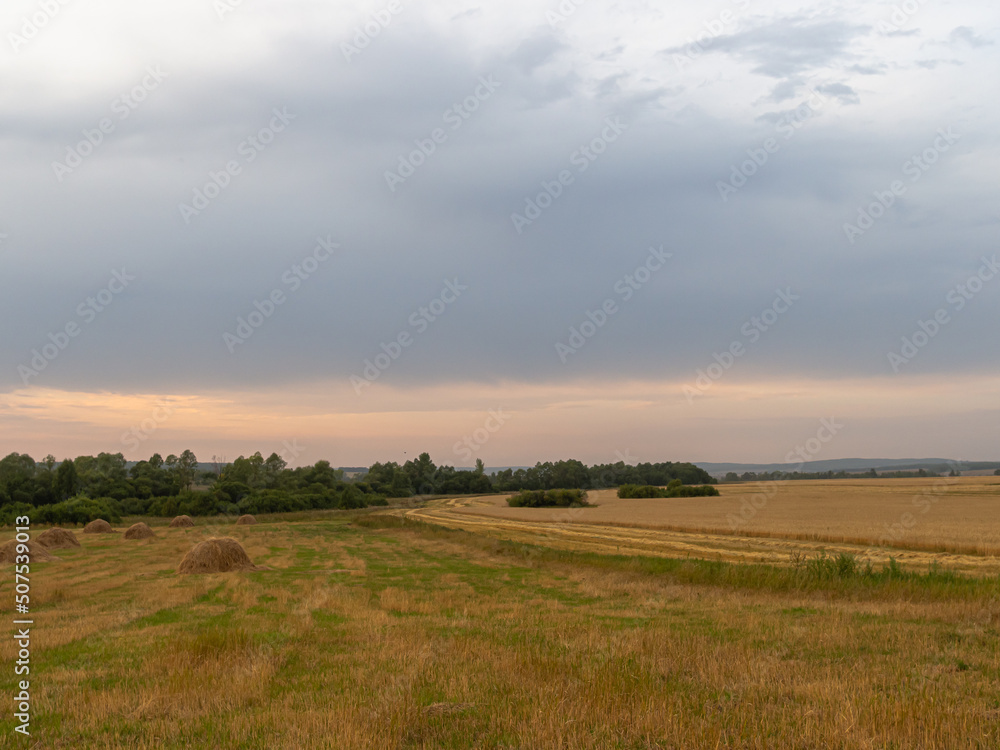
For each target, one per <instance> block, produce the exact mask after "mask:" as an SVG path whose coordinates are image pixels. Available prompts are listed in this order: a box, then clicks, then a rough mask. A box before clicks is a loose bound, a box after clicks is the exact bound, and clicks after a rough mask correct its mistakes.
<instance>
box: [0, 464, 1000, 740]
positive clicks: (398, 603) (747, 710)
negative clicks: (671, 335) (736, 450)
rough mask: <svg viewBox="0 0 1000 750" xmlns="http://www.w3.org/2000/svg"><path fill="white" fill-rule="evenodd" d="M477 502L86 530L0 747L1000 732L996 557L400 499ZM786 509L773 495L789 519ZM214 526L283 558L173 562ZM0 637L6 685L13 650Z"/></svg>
mask: <svg viewBox="0 0 1000 750" xmlns="http://www.w3.org/2000/svg"><path fill="white" fill-rule="evenodd" d="M977 481H978V480H977ZM963 484H965V482H964V481H963ZM836 486H839V484H838V485H836ZM872 486H873V488H875V489H874V490H873V491H875V490H878V491H879V492H881V488H882V486H883V485H882V484H880V483H872ZM975 486H978V485H975ZM984 486H991V485H990V484H986V483H984ZM857 487H858V488H860V489H859V490H858V492H859V493H861V492H862V490H863V485H857ZM726 489H727V490H728V489H729V488H726ZM745 489H746V488H744V490H743V491H745ZM995 489H996V488H995V487H992V488H991V490H990V491H995ZM959 497H968V498H970V499H969V500H967V501H965V502H969V503H970V506H971V507H973V508H978V507H979V506H978V505H977V503H978V500H979V498H978V497H977V496H976V495H974V494H970V495H967V496H966V495H962V496H959V495H957V494H956V495H954V496H952V495H949V498H952V499H955V502H956V503H958V502H962V501H959V500H957V499H956V498H959ZM695 500H701V501H705V500H711V501H720V500H724V501H728V503H729V504H730V506H731V505H732V503H733V501H734V496H733V495H732V494H731V493H730V492H727V494H726V495H724V496H723V497H722V498H695ZM482 502H484V501H480V500H475V499H465V500H457V501H448V502H445V501H433V502H432V503H431V504H430V506H429V507H428V508H427V509H415V510H414V509H411V510H403V509H399V510H396V511H390V514H388V515H387V514H371V513H362V512H347V513H344V512H317V513H310V514H298V515H294V516H286V517H272V518H261V519H260V520H261V521H262V523H260V524H258V525H256V526H248V527H237V526H234V525H231V524H226V525H215V526H212V525H203V524H205V522H204V521H200V522H199V525H198V526H196V527H195V528H192V529H167V528H166V527H165V526H164V525H163V522H162V521H156V520H153V519H145V520H147V522H149V523H150V524H151V525H152V526H153V527H154V530H155V531H156V533H157V537H156V538H155V539H151V540H148V541H128V540H125V539H123V538H122V535H121V534H116V535H113V536H89V535H87V536H84V535H82V534H79V535H78V537H79V539H80V541H81V543H82V544H83V547H82V548H80V549H73V550H59V551H58V552H57V554H58V555H59V557H60V558H61V559H60V560H59V561H56V562H50V563H38V564H35V565H34V566H33V574H32V601H33V607H34V610H33V614H34V619H35V626H34V628H33V632H32V637H33V640H32V660H33V661H32V675H31V680H32V699H33V702H34V711H35V712H36V713H35V716H34V719H33V737H32V740H31V741H23V740H22V739H21V738H20V737H17V736H16V735H14V734H13V732H12V730H13V725H14V722H13V720H12V718H11V715H10V712H9V710H7V711H5V712H4V713H3V714H2V715H0V747H40V748H137V749H138V748H149V749H152V748H179V747H187V748H220V747H221V748H236V747H240V748H380V749H381V748H474V747H475V748H479V747H482V748H567V749H569V748H623V749H626V748H628V749H631V748H635V749H636V750H638V749H639V748H747V749H750V748H753V749H758V748H759V749H760V750H763V749H764V748H768V749H770V748H803V749H804V748H900V749H902V748H917V747H919V748H996V747H998V746H1000V688H998V685H1000V638H998V636H1000V577H998V576H996V575H995V574H992V573H991V574H989V575H987V574H986V572H985V571H986V569H987V566H985V565H984V566H983V567H982V570H980V572H979V573H980V574H979V575H975V576H973V575H955V574H951V573H948V572H946V571H941V570H940V569H934V570H931V571H930V572H927V571H921V570H918V566H916V565H913V566H911V570H910V571H909V572H908V571H907V570H905V569H904V568H899V567H891V568H888V569H883V568H882V567H881V566H877V567H876V568H875V569H873V570H872V571H868V572H866V571H865V570H864V569H863V568H862V567H861V565H860V563H859V564H858V566H857V567H854V564H853V562H851V559H850V558H846V557H843V558H840V560H839V562H838V560H836V559H834V558H823V559H820V558H817V557H815V556H807V557H805V558H803V559H795V560H793V559H788V560H784V561H783V562H782V563H781V564H778V565H770V564H761V563H753V564H747V563H732V562H726V561H716V560H709V561H703V560H698V559H695V558H696V556H695V555H692V557H691V559H676V558H683V555H673V556H670V555H664V554H663V551H662V550H660V549H653V548H651V549H646V550H645V551H644V554H643V555H641V556H637V555H634V554H632V551H631V550H629V554H621V555H615V554H603V553H608V552H612V550H610V549H601V550H599V551H600V552H601V553H602V554H598V553H597V552H596V551H593V550H590V549H588V547H587V544H582V545H577V546H574V545H572V544H561V543H562V542H565V539H562V538H561V537H559V536H558V534H559V532H560V530H561V529H562V528H563V527H565V526H574V525H575V526H578V527H579V528H581V529H582V530H583V531H586V530H587V529H588V528H592V529H597V530H600V529H603V528H610V527H604V526H600V525H588V524H580V523H576V520H578V519H570V520H571V521H573V523H552V522H551V521H550V522H549V523H548V528H547V529H542V530H540V531H526V530H521V531H517V532H505V531H504V530H503V529H500V528H493V529H477V531H485V532H487V533H471V532H469V531H466V530H462V529H449V528H443V527H441V526H438V525H431V524H428V523H423V522H420V521H419V520H417V519H411V518H406V517H401V516H400V515H391V513H396V514H405V513H413V514H422V513H423V514H431V515H430V519H433V518H434V516H433V514H434V513H441V514H445V515H444V516H442V517H441V518H438V519H437V520H436V521H435V522H437V521H442V520H443V522H445V523H453V518H454V517H458V518H460V519H461V518H465V519H467V520H470V521H472V522H478V521H488V522H490V523H493V522H494V520H491V519H489V518H487V517H485V516H483V515H481V514H482V513H484V512H485V513H496V512H498V511H497V510H491V509H490V508H489V507H487V506H485V505H481V504H480V503H482ZM659 502H671V503H673V502H677V501H676V500H670V501H659ZM683 502H687V501H683ZM737 502H738V501H737ZM859 502H860V501H859ZM900 502H901V503H902V501H900ZM942 502H943V501H942ZM459 506H465V508H464V509H461V507H459ZM600 507H605V508H607V504H606V503H602V505H601V506H600ZM600 507H598V508H594V509H592V510H595V511H597V510H600ZM727 507H729V506H727ZM782 507H783V506H781V505H780V504H779V503H778V499H777V498H775V499H773V500H771V501H770V502H769V504H768V505H767V507H766V511H760V513H762V514H763V513H765V512H774V517H773V519H772V521H771V523H775V524H779V523H781V520H780V518H779V512H778V510H780V509H781V508H782ZM512 510H513V509H512ZM535 510H536V512H537V511H538V509H535ZM540 512H542V513H546V512H547V513H550V514H551V511H540ZM563 512H564V513H565V512H568V511H563ZM691 512H692V513H693V511H691ZM972 513H973V512H972V511H971V510H970V511H969V514H970V515H969V517H970V518H971V517H973V515H972ZM956 514H957V512H956V511H954V510H953V511H952V512H951V513H950V514H949V518H948V520H949V522H954V521H955V516H956ZM943 515H944V514H942V516H943ZM708 517H711V514H710V515H709V516H706V518H708ZM692 518H694V521H692V523H695V522H697V523H702V521H701V520H699V518H698V517H696V516H692ZM723 518H724V515H723ZM557 520H565V519H557ZM591 520H593V519H591ZM597 520H602V519H597ZM640 520H644V521H647V522H648V520H649V519H640ZM654 520H656V519H654ZM687 520H688V519H687V518H685V522H687ZM603 522H604V521H603V520H602V523H603ZM936 522H937V519H936V518H935V519H931V518H928V519H927V521H926V523H927V525H928V527H929V526H930V525H931V524H932V523H936ZM760 523H764V520H763V519H761V521H760ZM817 523H819V522H817ZM843 523H844V524H845V526H844V530H843V532H842V531H841V529H840V528H839V527H837V526H833V527H831V529H832V532H831V533H845V534H846V533H848V531H847V530H846V529H847V527H848V526H849V525H850V523H851V521H850V520H849V519H848V520H844V521H843ZM993 523H994V524H995V523H996V522H995V521H993ZM705 525H707V524H705ZM716 525H720V524H716ZM861 526H863V524H861V525H859V526H858V528H861ZM782 528H785V529H788V528H792V527H790V526H785V527H782ZM816 528H818V527H816ZM39 531H40V529H39ZM631 531H642V529H629V528H623V529H622V530H621V533H623V534H627V533H629V532H631ZM755 531H757V532H760V531H762V529H761V528H758V529H755ZM220 532H222V533H224V534H226V535H229V536H233V537H235V538H237V539H239V540H241V541H242V542H243V544H244V546H245V547H246V549H247V551H248V552H249V554H250V556H251V557H252V558H253V560H254V562H256V563H258V564H262V565H266V566H268V567H269V568H271V570H261V571H256V572H249V573H232V574H211V575H197V576H180V575H178V574H177V573H176V569H177V565H178V563H179V561H180V559H181V557H182V556H183V554H184V553H185V552H186V551H187V550H188V549H189V548H190V547H191V545H192V544H193V543H194V542H195V541H198V540H201V539H203V538H205V537H207V536H208V535H210V534H218V533H220ZM949 533H950V534H952V533H953V534H955V536H954V537H949V539H948V543H949V544H963V545H964V544H974V543H977V540H976V539H975V531H974V529H971V528H969V529H965V530H964V531H963V530H962V528H961V527H960V526H958V525H956V526H955V527H954V529H953V530H952V531H950V532H949ZM983 533H984V535H986V536H987V537H989V535H990V534H994V533H995V526H989V525H987V526H985V527H984V531H983ZM529 534H531V535H533V536H532V539H533V540H534V542H535V543H533V544H525V543H523V542H522V541H518V540H517V539H514V540H507V539H500V538H496V536H498V535H499V536H503V535H509V536H518V537H520V536H526V535H529ZM962 534H965V536H963V535H962ZM10 535H11V534H10V532H9V531H8V532H6V533H4V534H3V535H2V536H3V539H2V540H6V539H7V538H9V537H10ZM705 536H710V535H707V534H706V535H705ZM719 536H721V535H719ZM929 538H930V537H922V538H921V539H922V540H926V539H929ZM546 539H548V540H549V542H551V543H547V542H546V541H545V540H546ZM760 539H763V537H746V538H745V539H744V541H745V543H746V544H748V545H750V544H754V543H756V542H757V541H759V540H760ZM2 540H0V541H2ZM790 541H793V540H791V539H779V540H776V542H780V543H782V544H784V543H788V542H790ZM921 543H922V542H921ZM560 546H562V547H565V548H564V549H561V548H558V547H560ZM571 547H572V548H571ZM652 547H655V545H652ZM817 549H818V548H817ZM901 551H902V550H901ZM925 554H930V553H926V552H925ZM965 556H966V557H969V558H970V559H971V558H974V557H975V556H974V555H971V554H968V553H965ZM984 559H985V558H984ZM845 561H847V562H845ZM5 570H7V571H8V575H6V576H5V579H4V580H3V581H2V582H0V590H2V592H0V596H2V597H4V598H5V599H6V600H7V601H10V600H11V598H12V587H13V580H12V578H13V576H12V572H11V567H10V566H5ZM0 643H2V645H0V656H2V658H3V661H4V664H5V665H7V668H6V669H5V673H4V676H3V680H2V681H0V684H2V685H3V687H4V690H5V691H7V690H11V689H12V687H13V679H14V676H13V668H12V666H11V665H12V661H13V659H12V657H13V655H14V653H15V651H14V646H13V644H12V642H11V639H4V640H3V641H2V642H0ZM12 693H13V691H12V690H11V693H7V694H8V695H10V694H12Z"/></svg>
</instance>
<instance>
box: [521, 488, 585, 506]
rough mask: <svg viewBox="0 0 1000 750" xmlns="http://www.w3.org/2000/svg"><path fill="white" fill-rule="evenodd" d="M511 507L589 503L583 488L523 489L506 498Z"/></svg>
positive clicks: (580, 504) (581, 504) (583, 504)
mask: <svg viewBox="0 0 1000 750" xmlns="http://www.w3.org/2000/svg"><path fill="white" fill-rule="evenodd" d="M507 505H509V506H510V507H512V508H553V507H555V508H580V507H583V506H585V505H589V503H588V502H587V493H586V492H584V491H583V490H523V491H521V492H518V493H517V494H516V495H511V496H510V497H509V498H507Z"/></svg>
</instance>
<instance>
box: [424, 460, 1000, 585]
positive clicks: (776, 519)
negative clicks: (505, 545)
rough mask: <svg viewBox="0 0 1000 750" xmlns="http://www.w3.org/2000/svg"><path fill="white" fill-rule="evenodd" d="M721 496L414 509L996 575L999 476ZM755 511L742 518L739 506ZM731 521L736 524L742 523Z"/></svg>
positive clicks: (472, 523) (752, 556)
mask: <svg viewBox="0 0 1000 750" xmlns="http://www.w3.org/2000/svg"><path fill="white" fill-rule="evenodd" d="M718 487H719V491H720V493H721V494H720V496H719V497H693V498H672V499H669V500H664V499H654V498H651V499H625V500H622V499H619V498H618V497H616V495H615V491H614V490H597V491H592V492H590V493H589V495H588V502H590V503H591V505H592V506H593V507H586V508H574V509H565V508H558V509H552V508H549V509H544V508H509V507H507V505H506V503H505V502H504V498H503V497H496V496H484V497H479V498H469V499H462V500H439V501H434V502H432V503H430V504H428V506H427V507H425V508H421V509H417V510H413V511H409V514H410V515H411V516H412V517H415V518H421V519H423V520H427V521H432V522H434V523H439V524H442V525H447V526H451V527H455V528H465V529H468V530H472V531H478V532H481V533H492V534H494V535H499V536H502V537H506V538H510V539H517V540H518V541H524V542H527V541H532V540H534V541H540V540H545V541H544V543H546V544H556V545H558V546H562V547H564V548H567V549H590V550H594V551H604V552H608V551H610V552H616V551H622V552H625V551H628V552H632V553H638V554H667V555H675V556H681V557H687V556H692V557H700V558H707V559H720V560H731V561H748V562H753V561H756V562H781V561H787V560H788V559H789V558H794V557H795V556H797V555H812V554H818V553H820V552H822V551H824V550H825V551H828V552H831V553H834V554H836V553H839V552H846V553H850V554H853V555H857V556H861V557H868V558H871V559H873V560H877V561H880V562H881V561H885V560H887V559H888V558H889V557H890V556H893V557H895V558H896V559H897V560H899V561H900V562H901V563H903V564H911V565H916V566H926V565H927V564H929V563H931V562H933V561H937V562H938V563H939V564H942V565H946V566H949V567H952V568H956V569H965V568H968V569H976V570H979V571H980V572H984V571H985V572H1000V564H998V563H997V561H996V560H995V559H994V557H995V556H996V555H998V554H1000V513H998V512H997V511H998V509H1000V479H998V478H997V477H970V478H950V479H947V478H945V479H912V480H900V479H857V480H844V479H839V480H832V481H795V482H778V483H767V482H765V483H756V482H753V483H747V484H722V485H718ZM743 509H749V511H748V512H747V513H746V514H745V515H743V514H741V511H742V510H743ZM734 522H735V525H734Z"/></svg>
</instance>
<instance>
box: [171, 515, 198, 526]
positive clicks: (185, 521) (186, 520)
mask: <svg viewBox="0 0 1000 750" xmlns="http://www.w3.org/2000/svg"><path fill="white" fill-rule="evenodd" d="M189 526H194V521H192V520H191V516H177V518H175V519H174V520H173V521H171V522H170V528H172V529H186V528H188V527H189Z"/></svg>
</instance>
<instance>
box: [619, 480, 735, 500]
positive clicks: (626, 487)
mask: <svg viewBox="0 0 1000 750" xmlns="http://www.w3.org/2000/svg"><path fill="white" fill-rule="evenodd" d="M718 494H719V491H718V490H717V489H716V488H715V487H712V486H711V485H708V484H704V485H688V484H681V481H680V480H679V479H674V480H673V481H671V482H670V483H669V484H668V485H667V486H666V487H665V488H663V487H654V486H653V485H651V484H646V485H638V484H623V485H622V486H621V487H619V488H618V497H621V498H632V497H713V496H716V495H718Z"/></svg>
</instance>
